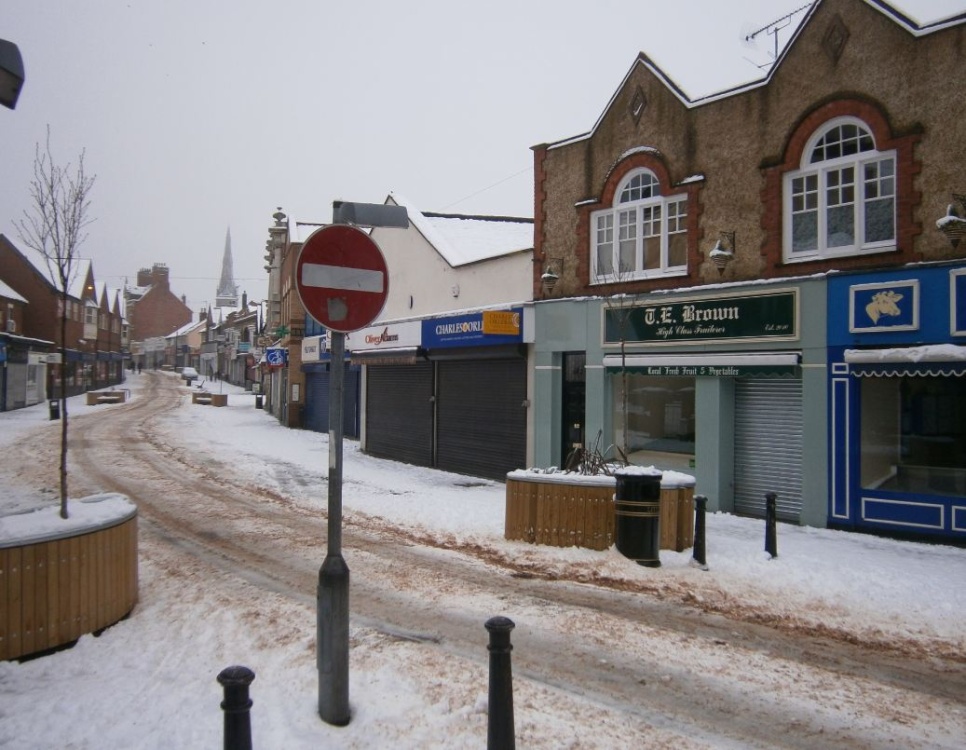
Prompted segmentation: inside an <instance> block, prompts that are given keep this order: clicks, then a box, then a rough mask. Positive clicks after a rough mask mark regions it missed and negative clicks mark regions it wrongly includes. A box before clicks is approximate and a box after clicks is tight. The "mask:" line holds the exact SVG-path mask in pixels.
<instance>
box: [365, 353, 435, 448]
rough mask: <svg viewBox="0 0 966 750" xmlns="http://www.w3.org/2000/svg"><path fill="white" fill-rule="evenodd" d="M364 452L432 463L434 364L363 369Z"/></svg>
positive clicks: (380, 366)
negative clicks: (364, 407)
mask: <svg viewBox="0 0 966 750" xmlns="http://www.w3.org/2000/svg"><path fill="white" fill-rule="evenodd" d="M366 373H367V375H366V452H367V453H370V454H371V455H373V456H379V457H381V458H389V459H392V460H394V461H404V462H406V463H410V464H416V465H417V466H432V465H433V402H432V397H433V364H432V363H431V362H418V363H416V364H405V365H370V366H369V367H367V368H366Z"/></svg>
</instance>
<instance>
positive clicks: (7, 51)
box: [0, 39, 24, 109]
mask: <svg viewBox="0 0 966 750" xmlns="http://www.w3.org/2000/svg"><path fill="white" fill-rule="evenodd" d="M23 82H24V73H23V58H22V57H20V50H19V49H18V48H17V45H16V44H14V43H13V42H8V41H7V40H6V39H0V104H2V105H3V106H4V107H6V108H7V109H14V108H15V107H16V106H17V99H18V98H19V96H20V89H21V88H23Z"/></svg>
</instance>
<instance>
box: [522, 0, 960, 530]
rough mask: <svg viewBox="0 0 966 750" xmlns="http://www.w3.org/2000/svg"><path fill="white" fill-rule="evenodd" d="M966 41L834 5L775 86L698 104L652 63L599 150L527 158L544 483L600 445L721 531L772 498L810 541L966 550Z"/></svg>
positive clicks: (943, 28) (751, 87)
mask: <svg viewBox="0 0 966 750" xmlns="http://www.w3.org/2000/svg"><path fill="white" fill-rule="evenodd" d="M964 42H966V14H960V15H959V16H956V17H954V18H951V19H945V20H940V21H936V22H934V23H930V24H927V25H919V24H918V23H916V22H914V21H913V20H911V19H910V18H909V17H908V16H906V15H904V14H902V13H901V12H900V11H899V10H898V9H897V8H896V7H894V6H893V5H890V4H888V3H886V2H883V1H882V0H819V1H818V2H815V3H813V4H812V5H811V7H809V8H808V9H807V10H806V11H805V12H804V14H803V17H802V20H801V22H800V23H799V25H798V26H797V28H795V30H794V32H793V33H792V35H791V38H790V40H789V41H788V43H787V44H786V46H785V47H784V49H783V50H782V51H781V53H780V55H779V56H778V58H777V59H776V61H775V63H774V65H773V66H772V67H771V68H770V69H769V70H768V71H767V73H766V74H765V75H764V77H763V78H761V79H760V80H756V81H754V82H752V83H749V84H746V85H742V86H738V87H736V88H733V89H730V90H727V91H723V92H721V93H718V94H714V95H710V96H707V97H703V98H701V99H696V100H692V99H689V98H688V96H687V95H686V94H685V93H684V92H683V91H681V90H680V88H678V87H677V86H676V85H675V83H674V82H673V80H672V78H671V76H669V75H668V74H667V73H666V72H665V71H662V70H661V69H659V68H658V67H657V66H656V65H655V64H654V63H653V62H652V61H651V60H650V59H649V58H648V57H647V56H646V55H645V54H640V55H639V56H638V57H637V58H636V59H635V60H634V62H633V64H632V65H631V68H630V70H628V71H627V74H626V76H625V77H624V79H623V80H622V81H621V83H620V86H619V87H618V89H617V91H615V92H614V94H613V96H612V97H611V99H610V101H609V103H608V105H607V107H606V109H605V111H604V112H603V113H602V114H601V115H600V117H599V118H598V119H597V121H596V123H595V124H594V126H593V128H592V130H590V131H589V132H587V133H584V134H581V135H578V136H575V137H573V138H569V139H567V140H564V141H560V142H557V143H549V144H540V145H538V146H535V147H534V148H533V152H534V176H535V186H534V188H535V213H534V217H535V263H534V271H533V290H534V297H535V299H538V300H542V301H541V302H538V303H537V304H536V306H535V307H536V325H537V334H536V344H535V350H536V351H535V360H534V366H535V375H534V378H535V382H536V387H535V388H534V392H535V394H536V402H535V409H536V413H537V419H536V422H537V424H545V425H548V426H549V429H546V430H540V431H537V432H536V433H535V434H534V436H533V437H534V444H535V447H534V450H535V457H536V461H537V463H538V464H543V465H559V464H560V462H561V460H562V459H563V457H564V454H565V452H566V450H567V446H568V445H569V444H570V442H571V440H572V439H573V438H574V434H575V431H576V433H577V434H578V435H579V436H580V437H581V438H582V439H583V440H584V441H586V442H589V443H593V439H594V436H595V435H596V434H598V432H599V433H600V434H602V435H603V445H605V446H606V445H609V444H613V445H615V446H617V447H618V448H619V449H620V450H622V451H624V452H626V453H628V454H629V455H631V456H632V458H633V459H634V461H635V462H636V463H642V464H644V465H647V464H654V465H656V466H658V467H659V468H665V469H680V470H684V471H689V472H691V473H693V474H694V475H695V477H696V479H697V482H698V491H700V492H702V493H703V494H706V495H708V496H709V499H710V502H711V507H713V508H720V509H724V510H729V511H735V512H738V513H744V514H749V515H761V514H762V513H763V512H764V495H765V493H766V492H769V491H774V492H776V493H777V494H778V496H779V516H780V517H781V518H784V519H785V520H789V521H793V522H798V523H806V524H810V525H818V526H826V525H831V526H841V527H845V528H860V529H865V530H871V531H876V532H908V533H923V534H931V535H934V536H942V537H946V538H960V537H963V536H966V511H964V510H963V509H962V506H963V505H964V503H963V498H964V497H966V487H964V484H966V482H964V477H966V432H964V429H966V428H962V427H957V426H955V425H954V424H952V423H949V421H948V420H946V419H945V418H943V414H942V410H944V409H946V410H948V409H950V408H952V409H954V410H955V414H956V415H958V417H960V419H959V424H966V413H962V407H958V406H952V405H953V404H958V403H966V393H964V392H962V391H963V389H964V386H963V382H964V381H963V380H962V378H961V377H956V373H960V374H962V370H963V368H962V366H961V365H960V364H957V363H959V362H960V361H961V359H966V357H964V356H963V352H966V347H964V346H963V344H964V343H966V341H964V339H963V336H964V335H966V332H964V330H963V328H966V324H963V325H962V326H961V327H960V324H958V323H957V322H956V321H957V320H958V319H959V318H958V316H959V315H960V314H961V311H962V309H963V306H964V304H966V291H964V292H960V291H959V289H960V288H961V287H962V285H963V279H964V278H966V277H964V275H963V274H964V258H966V246H962V245H960V246H956V245H955V244H954V243H952V242H950V241H949V238H948V237H947V236H946V234H944V232H943V231H939V229H938V228H937V221H940V223H941V220H942V219H943V217H944V216H946V214H947V212H948V211H949V210H950V209H949V208H948V206H949V204H950V201H951V199H952V195H951V193H952V192H953V191H962V190H963V188H962V186H961V185H960V183H959V176H958V170H959V169H960V167H961V165H962V164H963V163H964V162H966V118H963V116H962V103H961V97H960V96H959V93H958V88H957V86H955V85H950V83H951V82H953V81H962V80H964V77H966V52H964V50H966V45H964ZM708 64H712V62H711V59H710V58H709V63H708ZM953 202H954V204H955V201H953ZM953 211H954V212H957V211H958V212H959V213H960V216H962V214H963V213H964V212H966V206H960V207H956V206H954V207H953ZM841 278H845V279H847V280H846V281H845V282H842V283H841V284H839V285H836V284H832V283H831V282H830V279H841ZM548 282H552V283H548ZM896 283H900V288H898V289H892V287H893V285H894V284H896ZM903 284H904V286H903ZM927 290H929V291H928V294H927ZM876 294H878V295H879V296H878V297H876V296H875V295H876ZM890 300H895V304H892V305H891V306H889V305H888V304H887V303H888V302H889V301H890ZM860 302H861V305H860ZM875 305H879V307H875ZM906 306H911V307H909V308H908V309H907V307H906ZM856 310H858V311H859V312H862V311H865V310H872V311H873V312H872V313H869V314H872V315H874V316H875V321H873V322H872V323H869V322H868V321H864V322H863V321H860V320H858V316H856V315H854V313H855V311H856ZM879 310H884V311H885V312H881V313H880V312H878V311H879ZM850 314H852V315H853V317H849V316H850ZM950 321H952V323H951V324H950ZM912 347H926V350H925V351H926V354H925V355H923V356H926V357H928V358H929V359H930V360H931V361H934V362H937V363H940V364H936V365H935V367H925V366H924V365H916V364H915V363H912V360H911V356H912V355H910V354H909V353H908V352H902V351H897V350H900V349H903V348H905V349H909V348H912ZM863 352H865V354H863ZM870 352H872V354H870ZM872 356H878V357H880V358H883V359H885V360H889V361H892V367H891V368H887V369H886V370H884V371H882V372H873V371H872V370H871V369H870V368H869V367H864V366H860V364H859V360H861V359H862V357H872ZM943 357H945V360H944V359H943ZM903 358H905V361H900V360H902V359H903ZM943 368H945V369H943ZM890 373H891V374H890ZM876 393H878V394H879V395H878V396H875V397H874V396H873V394H876ZM875 398H879V399H884V400H883V401H881V403H884V404H889V407H888V408H889V410H890V416H888V417H886V416H881V417H879V418H878V421H877V420H876V416H875V414H874V409H873V406H874V404H875V403H878V402H876V401H875V400H874V399H875ZM863 409H864V410H865V411H863ZM893 409H894V412H892V410H893ZM927 424H928V425H929V426H928V427H926V426H923V425H927ZM913 425H919V426H918V427H915V426H913ZM843 430H847V433H848V439H847V440H846V439H844V438H842V437H841V434H840V433H841V432H842V431H843ZM877 430H878V433H877ZM937 445H941V446H942V450H941V451H940V450H939V449H938V448H937V447H936V446H937ZM911 446H920V447H911ZM873 454H876V455H878V456H879V458H875V457H874V456H873ZM913 461H916V462H919V463H918V464H917V468H916V469H915V471H918V472H919V476H920V479H921V481H920V482H919V484H918V485H917V484H916V483H915V482H914V481H913V480H911V479H908V477H909V476H911V474H910V472H912V471H913V469H912V466H911V462H913ZM937 484H942V485H943V486H944V487H946V486H948V487H949V488H951V489H948V490H943V491H935V490H933V489H930V486H932V485H937ZM922 508H926V509H927V510H922ZM957 508H958V509H959V510H957Z"/></svg>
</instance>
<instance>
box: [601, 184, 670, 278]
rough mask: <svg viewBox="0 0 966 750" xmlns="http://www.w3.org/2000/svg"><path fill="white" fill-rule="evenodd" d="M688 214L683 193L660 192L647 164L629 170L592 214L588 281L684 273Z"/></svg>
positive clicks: (659, 186)
mask: <svg viewBox="0 0 966 750" xmlns="http://www.w3.org/2000/svg"><path fill="white" fill-rule="evenodd" d="M687 218H688V201H687V198H686V197H685V196H682V195H675V196H666V195H663V194H662V191H661V185H660V182H659V181H658V179H657V177H656V176H655V175H654V173H653V172H651V171H650V170H649V169H638V170H635V171H633V172H631V173H630V174H629V175H628V177H627V178H626V179H625V180H624V182H623V183H621V185H620V187H619V188H618V190H617V192H616V199H615V201H614V207H613V208H609V209H605V210H603V211H596V212H594V213H593V214H592V215H591V237H590V244H591V249H590V252H591V283H596V284H602V283H610V282H615V281H631V280H635V279H646V278H652V277H655V276H665V275H683V274H684V273H686V271H687V258H688V234H687Z"/></svg>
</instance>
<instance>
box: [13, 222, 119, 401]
mask: <svg viewBox="0 0 966 750" xmlns="http://www.w3.org/2000/svg"><path fill="white" fill-rule="evenodd" d="M0 281H2V282H3V283H4V284H5V285H6V286H7V287H9V288H10V289H12V290H13V291H14V292H16V294H17V295H19V296H20V297H22V298H23V300H24V302H22V303H20V304H19V308H18V305H17V304H16V301H15V300H14V301H10V300H8V301H7V302H6V305H7V306H8V307H7V310H8V313H9V311H10V310H11V308H10V307H9V305H11V304H13V308H12V312H13V317H12V320H13V321H14V322H13V324H12V325H11V324H10V323H9V322H5V323H4V330H3V332H2V333H0V339H2V341H0V343H2V345H3V346H2V348H3V355H2V359H3V368H4V369H3V373H4V383H3V402H2V403H3V406H2V408H3V409H16V408H21V407H23V406H30V405H31V404H35V403H38V402H40V401H43V400H44V399H45V398H47V397H55V396H59V395H60V393H61V384H62V383H63V385H64V387H65V389H66V393H67V395H74V394H77V393H82V392H84V391H86V390H91V389H96V388H103V387H105V386H109V385H115V384H118V383H120V382H121V381H122V380H123V377H124V375H123V360H124V356H125V350H126V342H125V335H126V327H125V322H124V315H123V309H122V304H121V298H120V293H119V292H117V291H116V290H110V289H108V288H107V287H106V286H105V285H103V284H98V283H97V282H96V281H95V277H94V270H93V266H92V264H91V263H90V261H79V262H78V263H77V267H76V273H75V274H74V279H73V281H72V283H71V286H70V288H69V289H68V290H67V316H66V320H65V321H64V337H63V340H64V345H65V347H64V348H65V350H66V356H65V361H64V363H63V366H58V365H56V364H50V365H49V364H48V361H49V359H50V357H49V355H51V354H55V353H58V352H59V351H60V344H61V314H60V313H61V310H62V305H63V300H62V295H61V292H60V290H59V287H58V285H57V284H55V283H54V282H53V281H51V279H50V276H49V270H48V269H46V268H45V267H44V265H43V260H42V259H41V258H40V257H39V256H36V254H34V253H33V251H27V252H26V253H25V252H21V250H20V249H18V248H17V247H16V246H15V245H14V244H13V243H12V242H11V241H10V240H9V239H7V238H6V237H4V236H3V235H0ZM18 309H19V313H18ZM18 315H19V317H18ZM9 319H11V318H9V317H7V318H6V320H9ZM11 329H15V330H11Z"/></svg>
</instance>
